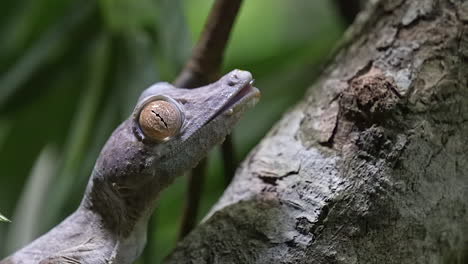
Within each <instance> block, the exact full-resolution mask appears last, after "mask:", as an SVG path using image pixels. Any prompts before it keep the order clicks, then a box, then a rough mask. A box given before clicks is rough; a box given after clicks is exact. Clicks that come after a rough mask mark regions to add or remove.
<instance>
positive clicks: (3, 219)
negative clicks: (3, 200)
mask: <svg viewBox="0 0 468 264" xmlns="http://www.w3.org/2000/svg"><path fill="white" fill-rule="evenodd" d="M0 222H10V220H8V218H6V217H5V216H3V215H2V213H0Z"/></svg>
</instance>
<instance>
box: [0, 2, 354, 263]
mask: <svg viewBox="0 0 468 264" xmlns="http://www.w3.org/2000/svg"><path fill="white" fill-rule="evenodd" d="M212 3H213V0H98V1H90V0H80V1H78V0H16V1H2V2H1V3H0V32H1V34H0V175H1V176H0V212H1V213H2V214H3V215H5V216H6V217H8V218H9V219H10V220H12V222H11V223H0V259H1V258H3V257H5V256H6V255H8V254H10V253H11V252H13V251H15V250H16V249H18V248H20V247H22V246H23V245H25V244H27V243H28V242H30V241H31V240H32V239H34V238H35V237H37V236H38V235H40V234H42V233H43V232H45V231H47V230H48V229H50V228H51V227H53V226H54V225H56V224H57V223H59V222H60V221H61V220H62V219H63V218H64V217H66V216H67V215H68V214H70V213H71V212H72V211H73V210H74V209H75V208H76V207H77V205H78V204H79V202H80V199H81V196H82V194H83V191H84V188H85V185H86V183H87V180H88V177H89V175H90V172H91V170H92V167H93V165H94V161H95V159H96V157H97V155H98V154H99V151H100V148H101V147H102V145H103V144H104V142H105V140H106V139H107V137H108V136H109V135H110V133H111V132H112V130H113V129H114V128H115V127H116V126H117V125H118V124H119V122H121V121H122V120H123V119H125V118H126V117H127V116H128V115H129V113H130V112H131V111H132V109H133V106H134V103H135V102H136V99H137V97H138V95H139V93H140V92H141V91H142V90H143V89H145V88H146V87H148V86H149V85H150V84H152V83H154V82H158V81H160V80H163V81H169V82H170V81H172V80H173V79H174V78H175V76H176V75H177V73H178V72H179V71H180V69H181V67H182V66H183V64H184V62H185V60H186V59H187V58H188V56H189V55H190V51H191V48H192V47H193V45H194V43H195V42H196V40H197V39H198V36H199V34H200V31H201V29H202V27H203V24H204V22H205V19H206V16H207V14H208V11H209V9H210V7H211V5H212ZM344 24H345V23H344V21H343V19H341V17H340V16H339V15H338V12H337V11H336V8H335V7H334V6H333V4H332V2H331V1H329V0H313V1H311V0H288V1H284V0H252V1H244V3H243V6H242V8H241V10H240V15H239V17H238V19H237V22H236V24H235V27H234V32H233V34H232V35H231V41H230V44H229V47H228V50H227V53H226V56H225V62H224V65H223V73H225V72H227V71H230V70H231V69H233V68H240V69H245V70H249V71H251V72H252V73H253V75H254V78H255V79H256V86H257V87H259V88H260V89H261V91H262V99H261V102H260V103H259V104H258V106H257V107H256V108H254V110H252V111H250V112H248V113H247V114H246V115H245V117H244V118H243V119H242V120H241V122H240V124H239V125H238V126H237V127H236V129H235V132H234V144H235V147H236V155H237V157H238V159H239V160H241V159H242V158H243V157H245V155H246V154H247V152H248V151H249V150H250V149H252V147H253V146H255V144H257V143H258V141H259V140H260V139H261V138H262V137H263V136H264V135H265V133H266V132H267V131H268V129H269V128H270V127H271V126H272V125H273V124H274V123H275V121H276V120H278V119H279V118H280V117H281V114H282V113H283V112H284V111H285V110H286V109H288V107H290V106H292V105H293V104H294V103H295V102H297V101H298V100H299V99H300V98H301V97H302V95H303V93H304V91H305V89H306V88H307V86H308V85H310V84H311V83H312V82H313V80H314V78H315V77H316V75H317V73H318V72H319V71H320V65H321V63H323V61H324V60H325V59H326V58H327V57H328V56H329V55H330V52H331V50H332V49H333V47H334V46H335V45H336V43H337V41H338V40H339V38H340V36H341V35H342V33H343V30H344V28H345V26H344ZM222 175H223V166H222V163H221V158H220V152H219V149H216V150H215V151H213V152H212V153H210V158H209V162H208V176H207V180H206V181H205V186H204V192H203V197H202V206H201V210H200V213H199V217H200V219H201V218H202V217H203V215H204V214H205V213H206V212H207V211H208V210H209V208H210V207H211V206H212V205H213V203H214V202H215V201H216V200H217V198H218V197H219V196H220V195H221V194H222V192H223V189H224V185H225V184H224V177H223V176H222ZM185 188H186V177H180V178H179V179H178V180H177V181H176V182H175V183H174V184H173V186H172V187H170V189H168V190H166V191H165V192H164V194H163V195H162V198H161V200H160V204H159V208H158V209H157V210H156V212H155V217H154V219H153V223H152V224H154V225H155V227H154V228H153V229H154V232H153V233H151V234H149V239H150V240H151V241H152V243H151V247H152V248H147V249H146V252H147V253H145V255H144V257H143V258H142V259H141V260H140V261H139V263H145V262H146V263H150V262H151V263H160V261H161V259H162V258H163V257H164V256H166V255H167V254H168V253H169V252H170V250H171V248H173V247H174V245H175V243H176V238H177V233H178V227H179V225H180V220H181V212H182V208H183V206H182V204H183V200H184V192H185Z"/></svg>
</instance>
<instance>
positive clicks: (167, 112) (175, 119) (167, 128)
mask: <svg viewBox="0 0 468 264" xmlns="http://www.w3.org/2000/svg"><path fill="white" fill-rule="evenodd" d="M138 123H139V124H140V127H141V129H142V130H143V133H145V135H146V136H147V137H149V138H151V139H153V140H155V141H164V140H167V139H169V138H171V137H173V136H175V135H176V134H177V133H178V132H179V131H180V128H181V127H182V123H183V114H182V113H181V110H180V109H179V108H178V107H177V106H176V105H174V104H173V103H171V102H168V101H165V100H155V101H152V102H149V103H147V104H146V105H145V106H144V107H143V109H142V110H141V112H140V117H139V118H138Z"/></svg>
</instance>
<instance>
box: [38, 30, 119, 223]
mask: <svg viewBox="0 0 468 264" xmlns="http://www.w3.org/2000/svg"><path fill="white" fill-rule="evenodd" d="M94 44H95V46H94V49H93V50H92V52H91V58H90V60H89V67H88V69H89V74H88V76H89V77H88V83H87V84H86V85H85V87H84V89H85V93H84V94H83V96H82V97H81V100H80V105H79V106H78V111H77V112H76V115H75V117H74V120H73V124H72V126H71V129H70V134H69V135H68V139H67V143H66V146H65V152H64V158H63V164H62V166H61V169H60V171H59V173H58V174H57V177H56V179H55V184H54V185H55V186H54V187H55V188H54V189H53V190H51V193H50V195H51V196H50V198H49V199H48V200H49V210H47V212H46V215H45V219H46V221H45V223H55V222H56V221H57V219H58V218H59V216H60V215H61V214H60V212H61V210H63V206H64V204H65V203H66V200H67V199H66V198H67V197H68V194H69V193H70V192H71V190H72V189H73V185H74V183H75V182H76V179H75V177H76V175H77V171H78V169H79V168H80V162H81V161H82V159H83V158H84V157H85V156H86V146H88V144H89V141H90V139H91V138H92V135H93V124H94V122H95V120H96V116H97V113H98V109H99V106H100V103H101V101H102V96H103V92H104V88H105V87H106V85H105V81H106V78H107V76H108V75H107V74H108V70H109V66H110V52H111V46H110V44H111V43H110V41H109V37H108V36H106V35H100V36H99V37H98V38H97V39H96V40H95V43H94Z"/></svg>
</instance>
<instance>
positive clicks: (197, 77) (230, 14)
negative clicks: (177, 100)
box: [174, 0, 242, 88]
mask: <svg viewBox="0 0 468 264" xmlns="http://www.w3.org/2000/svg"><path fill="white" fill-rule="evenodd" d="M241 3H242V0H217V1H216V2H215V3H214V5H213V8H212V9H211V11H210V15H209V16H208V20H207V22H206V24H205V27H204V29H203V32H202V34H201V37H200V39H199V40H198V43H197V45H196V47H195V49H194V50H193V54H192V57H191V58H190V59H189V61H188V62H187V64H186V65H185V67H184V69H183V70H182V72H181V73H180V74H179V76H178V77H177V78H176V80H175V82H174V85H175V86H177V87H185V88H194V87H198V86H202V85H206V84H208V83H210V82H213V81H214V80H216V79H217V78H218V77H219V71H220V68H221V63H222V60H223V55H224V51H225V49H226V45H227V42H228V40H229V35H230V33H231V29H232V26H233V24H234V21H235V19H236V16H237V12H238V11H239V8H240V6H241Z"/></svg>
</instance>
